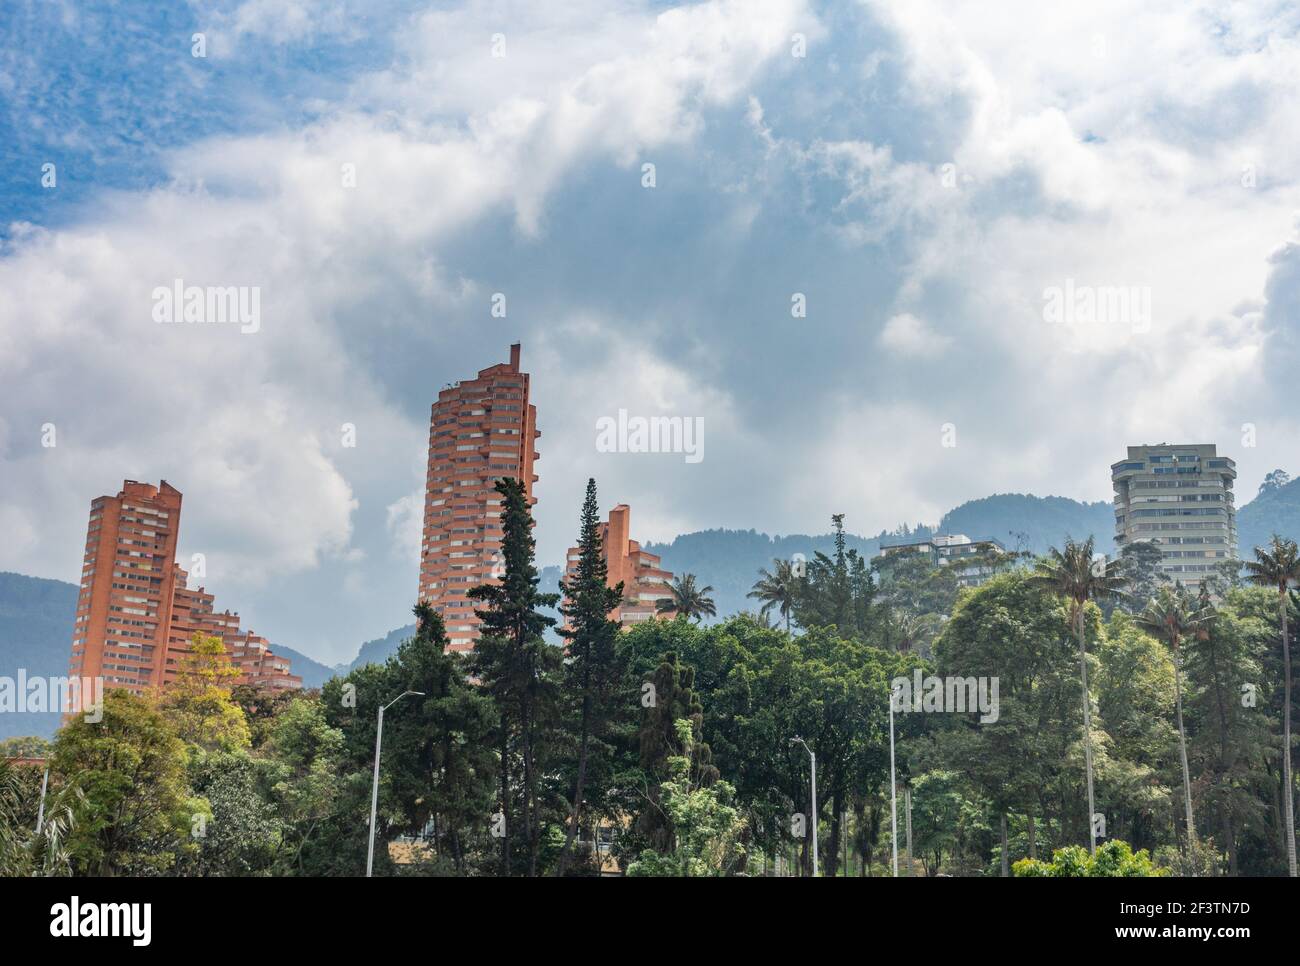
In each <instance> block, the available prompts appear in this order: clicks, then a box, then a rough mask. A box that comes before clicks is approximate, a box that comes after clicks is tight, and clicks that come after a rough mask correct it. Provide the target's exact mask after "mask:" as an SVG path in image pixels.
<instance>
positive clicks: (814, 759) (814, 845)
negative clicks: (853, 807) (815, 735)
mask: <svg viewBox="0 0 1300 966" xmlns="http://www.w3.org/2000/svg"><path fill="white" fill-rule="evenodd" d="M790 744H791V745H803V750H804V751H806V752H808V758H809V760H810V761H811V763H812V833H813V841H812V853H813V878H814V879H815V878H817V756H816V755H815V754H813V750H812V749H811V748H809V747H808V743H807V742H806V741H804V740H803V739H802V738H791V739H790Z"/></svg>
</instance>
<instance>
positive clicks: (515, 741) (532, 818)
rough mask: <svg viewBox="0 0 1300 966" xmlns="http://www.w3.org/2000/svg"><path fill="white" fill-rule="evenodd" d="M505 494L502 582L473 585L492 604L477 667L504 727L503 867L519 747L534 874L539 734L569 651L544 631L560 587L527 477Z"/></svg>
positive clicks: (499, 487)
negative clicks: (547, 569)
mask: <svg viewBox="0 0 1300 966" xmlns="http://www.w3.org/2000/svg"><path fill="white" fill-rule="evenodd" d="M496 491H497V492H498V493H500V494H501V497H502V510H501V530H502V545H501V555H502V558H503V562H504V565H505V569H504V573H503V575H502V577H501V581H500V583H498V584H482V585H480V586H478V587H474V588H472V589H471V590H470V591H469V593H468V595H467V596H468V597H469V598H470V599H471V600H475V601H479V602H481V603H482V604H483V605H484V606H483V609H482V610H479V609H477V608H476V609H475V611H474V613H475V614H477V615H478V617H479V619H480V620H481V621H482V625H481V631H482V635H481V637H480V638H479V640H478V643H477V644H476V645H475V648H474V653H473V657H472V659H471V661H470V672H471V674H472V675H473V676H474V677H476V678H477V679H478V681H479V682H480V683H481V684H482V685H483V687H484V689H485V690H486V691H487V693H488V694H490V695H491V696H492V698H493V700H494V701H495V702H496V706H497V714H498V716H499V726H498V731H497V744H498V748H499V751H500V754H501V811H502V814H503V815H504V817H505V835H504V836H503V837H502V844H501V856H502V860H501V865H502V874H503V875H508V874H509V873H510V869H511V853H510V828H511V821H512V816H511V814H510V813H511V792H510V764H511V760H512V759H511V755H512V748H513V749H514V752H513V753H514V754H517V756H518V761H519V766H520V770H521V773H522V774H521V788H520V791H521V794H522V803H521V805H522V813H523V814H522V823H521V824H522V830H523V835H524V850H525V856H526V859H527V871H528V874H529V875H536V874H537V852H538V846H539V842H540V821H539V818H538V814H537V805H538V793H537V785H538V775H537V771H538V769H537V760H538V750H539V740H540V738H541V735H542V733H543V731H544V729H545V728H546V727H547V726H548V725H549V724H550V722H551V721H552V720H553V719H554V715H555V710H556V700H557V697H558V695H557V678H558V675H559V671H560V666H561V663H562V659H563V656H562V654H561V652H560V649H559V648H557V647H553V646H552V645H550V644H547V643H546V641H545V639H544V638H543V636H542V635H543V634H544V632H545V630H546V628H548V627H550V626H551V625H553V624H554V623H555V619H554V618H553V617H548V616H547V615H545V614H542V613H540V612H539V608H543V607H554V606H555V604H556V602H557V601H558V600H559V597H560V595H559V594H544V593H541V592H539V591H538V589H537V584H538V580H539V576H538V573H537V566H536V563H535V562H534V556H535V553H536V541H535V540H534V539H533V518H532V514H531V512H530V511H529V508H528V497H527V496H526V495H525V493H524V486H523V484H522V483H521V482H520V481H519V480H516V479H501V480H498V481H497V484H496Z"/></svg>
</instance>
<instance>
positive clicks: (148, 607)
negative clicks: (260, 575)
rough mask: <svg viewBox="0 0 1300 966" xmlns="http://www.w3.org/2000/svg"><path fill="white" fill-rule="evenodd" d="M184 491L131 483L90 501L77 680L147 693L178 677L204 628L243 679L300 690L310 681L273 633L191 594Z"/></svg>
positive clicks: (76, 639)
mask: <svg viewBox="0 0 1300 966" xmlns="http://www.w3.org/2000/svg"><path fill="white" fill-rule="evenodd" d="M180 526H181V493H180V490H178V489H176V487H174V486H172V485H171V484H169V483H168V482H167V481H166V480H163V481H162V482H161V483H159V484H158V485H157V486H153V485H152V484H149V483H137V482H136V481H135V480H125V481H123V483H122V489H121V491H120V492H119V493H118V494H117V496H115V497H113V496H101V497H99V498H98V499H96V500H94V501H92V502H91V504H90V524H89V526H88V528H87V534H86V552H85V558H84V562H83V564H82V569H81V594H80V596H78V598H77V614H76V620H75V623H74V624H73V630H72V658H71V660H70V661H69V665H68V673H69V676H71V677H81V678H95V677H102V678H103V679H104V688H105V689H106V690H112V689H114V688H118V689H122V690H126V691H130V692H131V693H132V694H141V695H142V694H145V693H146V692H148V691H151V690H154V689H158V688H166V687H167V686H169V685H171V684H173V683H175V681H176V677H177V674H178V672H179V671H180V670H181V667H182V664H181V662H182V661H184V659H185V657H186V655H188V654H189V653H190V642H191V639H192V637H193V635H194V634H195V633H196V632H199V633H202V634H205V635H208V636H212V637H219V638H221V640H222V643H223V644H224V645H225V650H226V657H227V659H228V660H229V661H230V663H231V665H232V666H234V667H236V668H238V669H239V672H240V674H239V677H238V678H236V679H234V681H233V682H232V683H234V684H248V685H251V686H253V687H255V688H257V689H258V690H263V691H284V690H294V689H297V688H301V687H302V678H300V677H298V676H297V675H295V674H293V673H291V670H290V666H289V660H288V659H287V658H284V657H280V656H278V655H277V654H275V652H274V651H272V650H271V647H270V645H269V644H268V642H267V640H266V638H264V637H258V636H257V635H255V634H253V633H252V631H241V630H240V628H239V615H238V614H232V613H231V612H230V611H225V612H224V613H217V612H216V610H215V608H214V607H213V596H212V594H209V593H207V592H206V591H204V589H203V588H202V587H200V588H199V589H198V590H190V589H189V588H188V586H187V575H186V573H185V571H183V570H181V568H180V567H178V566H177V565H176V540H177V535H178V534H179V533H180Z"/></svg>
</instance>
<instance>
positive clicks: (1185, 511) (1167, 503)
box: [1110, 443, 1237, 592]
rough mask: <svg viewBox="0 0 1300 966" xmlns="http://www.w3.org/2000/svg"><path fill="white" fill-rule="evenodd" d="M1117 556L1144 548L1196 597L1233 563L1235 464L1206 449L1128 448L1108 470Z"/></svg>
mask: <svg viewBox="0 0 1300 966" xmlns="http://www.w3.org/2000/svg"><path fill="white" fill-rule="evenodd" d="M1110 476H1111V482H1112V483H1113V484H1114V486H1115V543H1116V545H1117V547H1118V549H1119V550H1121V551H1122V550H1123V549H1124V547H1126V546H1128V545H1129V544H1132V543H1138V542H1140V541H1147V542H1150V543H1153V544H1155V545H1156V546H1158V547H1159V548H1160V551H1161V555H1162V558H1163V560H1162V564H1161V569H1163V570H1164V572H1165V574H1167V575H1168V577H1169V579H1170V580H1174V581H1179V582H1181V583H1182V584H1183V586H1184V587H1187V588H1188V589H1189V590H1191V591H1193V592H1195V591H1196V590H1197V589H1198V588H1199V587H1200V584H1201V581H1202V580H1204V579H1205V578H1207V577H1209V576H1211V575H1212V574H1213V572H1214V571H1215V570H1216V569H1217V568H1218V566H1219V565H1220V564H1222V563H1225V562H1226V561H1229V560H1235V559H1236V558H1237V510H1236V506H1235V504H1234V503H1233V494H1232V481H1233V480H1235V479H1236V478H1237V464H1236V463H1234V462H1233V461H1232V460H1230V459H1228V458H1227V457H1226V456H1219V455H1218V453H1216V452H1215V447H1214V445H1213V444H1207V443H1198V444H1191V445H1170V444H1168V443H1160V444H1159V445H1156V446H1130V447H1129V448H1128V456H1127V458H1125V459H1123V460H1121V461H1120V462H1118V463H1115V464H1113V465H1112V466H1111V468H1110Z"/></svg>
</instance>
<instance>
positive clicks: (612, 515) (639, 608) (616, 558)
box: [564, 503, 673, 627]
mask: <svg viewBox="0 0 1300 966" xmlns="http://www.w3.org/2000/svg"><path fill="white" fill-rule="evenodd" d="M631 516H632V510H631V509H630V508H629V507H628V505H627V504H626V503H620V504H619V505H618V506H616V507H614V509H612V510H610V511H609V520H608V521H607V522H605V523H602V524H601V525H600V541H601V546H602V549H603V551H604V557H605V565H606V567H607V569H608V576H607V577H606V581H605V582H606V583H607V584H608V585H609V586H610V587H615V586H617V585H618V582H619V581H620V580H621V581H622V582H623V601H624V603H623V605H622V606H620V607H617V608H615V609H614V610H613V611H611V612H610V615H609V618H610V620H616V621H618V622H619V623H620V624H621V625H623V626H624V627H630V626H631V625H633V624H639V623H641V622H642V621H648V620H651V619H652V618H653V617H654V616H655V606H656V604H657V602H658V601H660V600H662V599H663V598H665V597H668V596H670V594H669V590H668V585H669V583H671V582H672V579H673V575H672V573H671V572H670V571H667V570H664V569H663V566H662V565H661V563H660V559H659V556H658V555H657V554H653V553H646V552H645V551H644V550H642V549H641V544H639V543H637V542H636V541H635V540H633V539H631V537H629V536H628V534H629V532H630V520H631ZM579 555H580V554H579V548H578V547H570V548H569V552H568V553H567V554H565V565H564V576H565V579H566V580H568V579H571V578H572V577H573V575H574V573H575V572H576V570H577V568H578V557H579ZM666 616H671V615H666Z"/></svg>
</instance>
